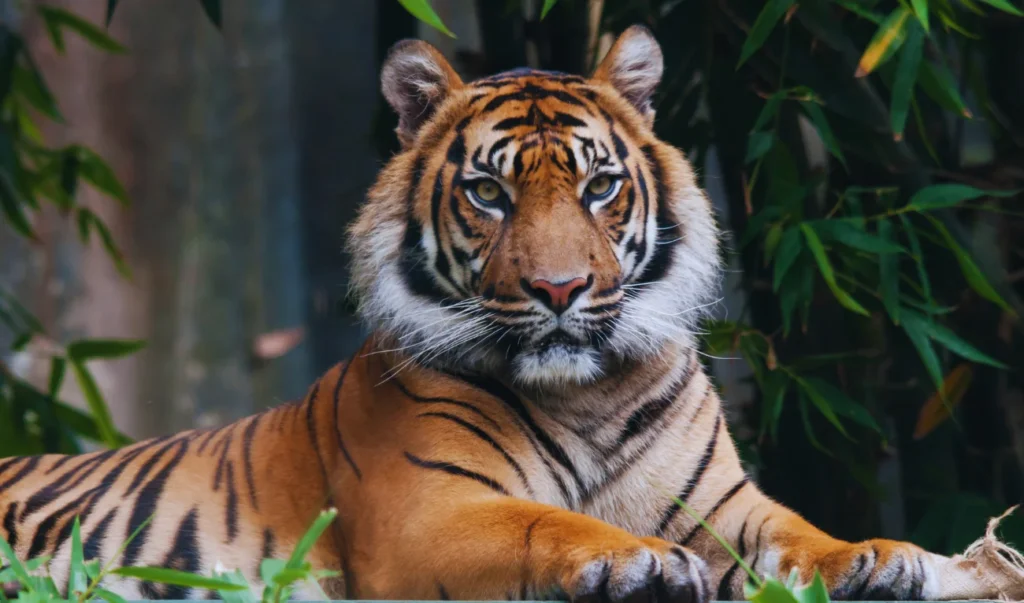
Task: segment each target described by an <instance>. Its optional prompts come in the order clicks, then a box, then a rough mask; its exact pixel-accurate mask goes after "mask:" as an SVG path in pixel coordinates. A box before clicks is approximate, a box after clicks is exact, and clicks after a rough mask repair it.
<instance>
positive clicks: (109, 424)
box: [68, 358, 119, 448]
mask: <svg viewBox="0 0 1024 603" xmlns="http://www.w3.org/2000/svg"><path fill="white" fill-rule="evenodd" d="M68 360H69V361H70V363H71V372H72V373H74V375H75V380H76V381H77V382H78V387H79V388H80V389H81V390H82V396H83V397H84V398H85V401H86V404H87V405H88V406H89V410H90V411H91V412H92V416H93V419H94V420H95V421H96V427H97V429H98V430H99V433H100V439H101V440H102V442H103V443H104V444H106V445H107V446H108V447H110V448H117V446H118V443H119V440H118V437H117V436H118V434H117V430H116V429H115V428H114V422H113V420H112V419H111V417H110V409H109V408H108V407H107V403H106V402H105V401H104V400H103V395H102V394H100V388H99V387H98V386H97V385H96V380H95V379H93V377H92V374H91V373H89V371H88V370H87V369H86V368H85V365H84V364H82V363H81V362H79V361H77V360H76V359H74V358H69V359H68Z"/></svg>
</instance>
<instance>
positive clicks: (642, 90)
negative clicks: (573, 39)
mask: <svg viewBox="0 0 1024 603" xmlns="http://www.w3.org/2000/svg"><path fill="white" fill-rule="evenodd" d="M664 71H665V59H664V58H663V57H662V54H661V46H659V45H658V41H657V40H655V39H654V34H652V33H651V30H649V29H647V28H646V27H644V26H642V25H633V26H631V27H629V28H628V29H627V30H626V31H624V32H622V35H620V36H619V38H618V39H617V40H615V44H614V45H612V47H611V49H610V50H609V51H608V54H607V55H606V56H605V57H604V60H602V61H601V64H600V65H598V66H597V69H596V70H595V71H594V75H593V79H595V80H600V81H604V82H607V83H609V84H611V85H612V87H613V88H615V89H616V90H617V91H618V92H619V94H621V95H622V96H623V97H624V98H625V99H626V100H627V101H629V103H630V104H631V105H633V106H634V107H635V108H636V110H637V111H639V112H640V114H641V115H643V116H645V117H647V118H648V119H649V120H652V121H653V119H654V106H653V105H652V103H651V97H652V96H654V90H655V89H656V88H657V87H658V84H659V83H660V82H661V75H662V73H663V72H664Z"/></svg>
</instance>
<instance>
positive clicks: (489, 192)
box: [473, 180, 501, 202]
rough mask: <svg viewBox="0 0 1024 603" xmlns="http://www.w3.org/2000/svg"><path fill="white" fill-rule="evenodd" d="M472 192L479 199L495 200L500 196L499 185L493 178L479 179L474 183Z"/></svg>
mask: <svg viewBox="0 0 1024 603" xmlns="http://www.w3.org/2000/svg"><path fill="white" fill-rule="evenodd" d="M473 192H474V193H475V194H476V196H477V198H478V199H480V200H481V201H486V202H490V201H497V200H498V197H500V196H501V187H500V186H498V183H497V182H495V181H493V180H481V181H480V182H478V183H477V184H476V188H474V189H473Z"/></svg>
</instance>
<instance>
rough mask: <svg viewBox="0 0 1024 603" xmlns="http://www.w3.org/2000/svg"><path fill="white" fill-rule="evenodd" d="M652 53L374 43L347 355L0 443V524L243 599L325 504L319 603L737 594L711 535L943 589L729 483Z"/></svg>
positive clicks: (690, 181) (920, 569)
mask: <svg viewBox="0 0 1024 603" xmlns="http://www.w3.org/2000/svg"><path fill="white" fill-rule="evenodd" d="M663 70H664V60H663V57H662V53H661V49H660V47H659V45H658V43H657V41H656V40H655V38H654V36H653V35H652V33H651V32H650V31H649V30H648V29H646V28H644V27H642V26H633V27H630V28H629V29H626V30H625V31H624V32H622V33H621V34H620V36H619V37H618V38H617V39H616V41H615V42H614V44H613V45H612V47H611V48H610V50H609V51H608V52H607V53H606V54H605V57H604V58H603V59H602V60H601V62H600V63H599V65H598V66H597V68H596V69H595V70H594V71H593V72H592V73H591V75H590V76H589V77H585V76H578V75H572V74H566V73H559V72H550V71H540V70H536V69H529V68H523V69H518V70H513V71H508V72H503V73H499V74H496V75H491V76H488V77H484V78H481V79H478V80H474V81H470V82H464V81H463V80H462V79H461V78H460V76H459V75H458V73H457V72H456V70H455V69H454V68H453V67H452V66H451V65H450V64H449V63H448V62H447V61H446V60H445V58H444V57H443V56H442V54H441V53H440V52H439V51H438V50H436V49H435V48H434V47H432V46H430V45H429V44H427V43H425V42H423V41H417V40H411V41H403V42H400V43H398V44H397V45H395V46H394V47H393V48H392V50H391V51H390V53H389V54H388V56H387V58H386V61H385V62H384V64H383V66H382V69H381V89H382V91H383V95H384V97H385V99H386V101H387V102H388V104H389V105H390V106H391V107H392V108H393V110H394V111H395V113H396V114H397V116H398V125H397V128H396V134H397V137H398V140H399V143H400V150H399V151H398V152H397V153H396V154H395V155H394V156H393V157H391V158H390V159H389V160H388V161H387V162H386V164H385V165H384V166H383V168H382V170H381V171H380V173H379V175H378V179H377V181H376V183H375V184H374V185H373V186H372V187H371V189H370V190H369V192H368V194H367V200H366V203H365V204H364V205H363V206H362V208H361V209H360V211H359V213H358V215H357V217H356V219H355V220H354V222H353V223H352V224H351V225H350V227H349V230H348V235H347V249H348V252H349V253H350V255H351V287H352V291H353V293H354V295H355V297H356V298H357V299H358V301H359V312H360V314H361V316H362V317H363V318H364V319H365V320H366V321H367V322H368V324H369V325H371V326H372V331H371V335H370V336H369V337H368V339H367V340H366V341H365V342H364V343H363V345H362V347H361V348H360V350H359V351H358V352H357V353H356V354H355V355H354V356H353V357H352V358H351V359H350V360H348V361H347V362H342V363H340V364H338V365H337V366H335V367H333V368H331V369H330V370H329V371H328V372H327V373H325V374H324V375H323V376H321V377H320V378H319V379H318V380H317V381H316V382H315V383H313V384H312V386H311V387H310V388H309V391H308V393H307V394H306V396H305V398H304V399H303V400H301V401H296V402H292V403H289V404H285V405H281V406H278V407H275V408H272V409H270V410H267V411H264V412H263V413H261V414H257V415H255V416H252V417H249V418H246V419H243V420H241V421H238V422H236V423H233V424H230V425H227V426H224V427H220V428H217V429H206V430H195V431H188V432H184V433H179V434H176V435H171V436H167V437H162V438H157V439H151V440H146V441H142V442H139V443H135V444H133V445H129V446H127V447H124V448H121V449H116V450H107V451H100V452H93V453H90V454H85V455H79V456H57V455H45V456H35V457H20V458H8V459H4V460H0V535H2V536H3V537H4V538H5V539H6V540H7V541H8V542H9V543H10V544H11V546H12V547H14V549H15V551H16V552H17V553H18V555H19V556H20V557H23V558H26V559H28V558H35V557H38V556H40V555H49V556H51V560H50V562H49V571H50V573H51V575H52V576H54V578H55V579H56V580H57V582H58V584H61V583H63V580H64V579H65V578H66V577H67V575H68V564H69V558H70V546H71V545H70V542H69V539H70V534H71V532H72V525H73V520H74V518H76V517H77V518H79V520H80V522H81V526H82V528H81V530H82V542H83V547H84V553H85V557H86V558H87V559H100V560H103V561H104V562H105V563H115V564H117V565H122V566H129V565H150V566H160V567H168V568H175V569H179V570H184V571H189V572H198V573H202V574H209V573H210V572H211V571H213V570H214V569H215V568H227V569H238V570H239V571H241V572H242V574H243V575H244V576H245V577H246V578H247V580H248V581H249V583H250V584H251V585H253V588H254V589H257V588H259V586H260V585H261V584H262V583H261V581H260V580H261V578H260V572H259V565H260V561H261V560H262V559H264V558H270V557H275V556H276V557H281V556H282V555H287V554H288V552H289V551H290V550H291V549H292V547H294V546H295V544H296V542H297V541H298V540H299V539H300V538H301V536H302V534H303V532H304V530H305V529H306V528H307V526H308V525H309V524H310V522H311V521H313V519H314V518H315V517H316V515H317V513H318V512H319V511H320V510H321V509H323V508H325V507H332V508H335V509H337V512H338V514H337V518H336V520H335V521H334V522H333V523H332V525H331V526H330V527H329V529H328V530H327V531H326V532H325V533H324V534H323V536H322V537H321V538H320V539H319V540H318V541H317V543H316V545H315V546H314V547H313V549H312V550H311V552H310V555H309V561H310V562H311V564H312V566H313V567H315V568H319V569H333V570H338V572H339V574H340V575H339V576H335V577H329V578H324V579H323V580H321V582H320V584H319V585H317V586H319V587H320V588H322V589H323V592H324V594H326V595H327V596H329V597H331V598H332V599H340V598H358V599H439V600H447V599H475V600H489V599H516V600H523V599H532V600H537V599H562V600H570V601H581V602H583V601H585V602H593V601H601V602H622V601H630V602H633V601H645V600H652V601H664V602H671V603H705V602H707V601H709V600H711V599H717V600H732V599H737V598H741V597H742V596H743V594H744V584H745V583H746V582H747V580H748V577H747V575H746V571H745V570H744V569H743V566H742V565H741V564H740V562H739V561H738V560H736V559H734V558H733V557H732V556H731V554H730V553H729V552H728V551H727V550H726V549H725V547H723V546H721V544H720V543H719V542H718V541H717V540H716V538H721V539H722V541H723V542H725V543H727V544H728V545H729V546H730V547H731V548H732V549H733V550H734V551H735V553H736V555H737V556H738V557H739V559H741V560H743V561H744V564H745V565H747V566H749V567H750V568H752V570H753V571H754V572H756V574H757V575H759V576H776V577H780V578H783V579H784V578H785V577H787V576H790V575H795V576H796V577H797V578H798V580H799V583H801V584H807V583H809V582H810V581H811V580H812V579H814V576H815V574H816V573H817V575H820V577H821V579H822V580H823V581H824V584H825V585H826V587H827V589H828V591H829V593H830V595H831V596H832V597H833V598H835V599H852V600H894V599H900V600H906V599H911V600H921V599H931V598H935V597H939V596H941V595H942V590H941V588H940V582H941V579H942V576H941V575H940V568H941V567H942V564H943V563H945V562H946V561H948V558H946V557H943V556H940V555H937V554H933V553H929V552H926V551H925V550H923V549H921V548H918V547H917V546H915V545H913V544H910V543H907V542H898V541H892V540H884V539H873V540H868V541H865V542H856V543H851V542H845V541H842V540H839V539H836V538H833V537H831V536H829V535H827V534H825V533H823V532H822V531H820V530H818V529H817V528H815V527H814V526H812V525H811V524H810V523H808V522H807V521H805V520H804V519H803V518H802V517H801V516H799V515H798V514H797V513H795V512H793V511H791V510H789V509H787V508H786V507H784V506H782V505H781V504H778V503H776V502H775V501H773V500H772V499H770V498H769V497H768V496H766V495H765V494H764V493H762V492H761V490H759V489H758V487H757V485H756V484H755V483H754V482H752V481H751V479H749V477H748V475H747V474H746V473H745V471H744V468H743V465H742V464H741V462H740V458H739V456H738V454H737V449H736V446H735V444H734V443H733V440H732V438H731V436H730V432H729V427H728V424H727V421H726V418H725V414H724V410H723V404H722V401H721V399H720V397H719V395H718V393H717V390H716V389H715V386H714V385H713V383H712V382H711V380H710V378H709V376H708V373H707V371H706V370H705V368H704V367H703V364H702V359H701V356H700V352H699V348H700V346H699V341H698V339H697V338H698V335H699V329H700V321H701V320H703V319H704V318H705V317H706V316H707V315H708V314H709V312H710V310H709V308H710V307H711V306H712V305H713V303H714V301H715V296H716V294H717V293H716V291H717V288H718V287H719V279H720V274H721V272H722V270H721V262H720V259H719V254H720V251H719V238H720V235H719V229H718V227H717V225H716V221H715V218H714V215H713V211H712V208H711V205H710V203H709V201H708V198H707V197H706V195H705V194H704V192H703V191H702V190H701V188H700V187H699V186H698V184H697V181H696V178H695V175H694V170H693V169H692V167H691V166H690V164H689V163H688V161H687V160H686V158H685V156H684V154H683V153H682V152H681V151H679V150H678V149H676V148H674V147H672V146H671V145H669V144H667V143H665V142H663V141H661V140H660V139H659V138H657V137H656V136H655V134H654V130H653V127H654V118H655V110H654V104H653V100H652V99H653V98H654V94H655V92H656V89H657V86H658V84H659V82H660V79H661V76H662V72H663ZM149 518H152V520H151V522H150V523H145V522H146V521H147V519H149ZM702 522H703V524H706V526H707V529H705V527H703V526H702ZM136 531H137V532H138V535H137V536H136V537H135V538H134V539H133V540H131V541H130V542H129V544H128V545H127V547H125V548H124V550H123V554H121V555H120V556H119V557H118V556H117V555H118V547H119V545H120V544H121V543H122V542H123V541H124V540H125V539H126V538H127V536H128V535H129V534H132V533H135V532H136ZM105 584H106V587H107V588H108V589H110V590H112V591H113V592H116V593H119V594H121V595H122V596H124V597H126V598H128V599H140V598H146V599H151V598H153V599H155V598H169V599H186V598H204V597H207V598H215V597H216V596H217V595H216V593H212V592H209V591H204V590H201V589H198V588H186V587H181V586H169V585H161V584H154V583H150V582H146V581H140V580H133V579H127V578H124V579H121V578H116V577H111V578H109V579H108V582H107V583H105ZM317 592H318V591H317V590H315V589H313V587H312V585H310V586H303V587H300V588H299V589H297V590H296V591H295V593H294V597H295V598H296V599H300V600H310V599H314V598H318V597H317ZM996 594H997V593H994V592H984V591H982V590H979V592H977V593H975V595H976V596H977V597H993V596H995V595H996Z"/></svg>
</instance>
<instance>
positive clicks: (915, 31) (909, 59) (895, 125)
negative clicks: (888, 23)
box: [889, 3, 928, 140]
mask: <svg viewBox="0 0 1024 603" xmlns="http://www.w3.org/2000/svg"><path fill="white" fill-rule="evenodd" d="M927 6H928V5H927V3H925V11H926V12H925V27H927V19H928V17H927ZM919 15H920V13H919ZM907 29H908V33H907V41H906V43H905V44H904V45H903V50H902V51H901V52H900V60H899V64H898V65H897V67H896V79H895V80H894V81H893V85H892V107H891V108H890V110H889V125H890V126H891V127H892V134H893V138H895V139H896V140H902V139H903V130H904V128H905V127H906V125H907V113H908V112H909V111H910V101H911V100H912V99H913V98H914V83H915V82H916V81H917V74H918V72H919V71H920V67H921V56H922V53H923V51H924V36H925V30H924V29H922V28H921V27H917V26H916V25H913V24H911V25H909V26H908V27H907Z"/></svg>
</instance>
